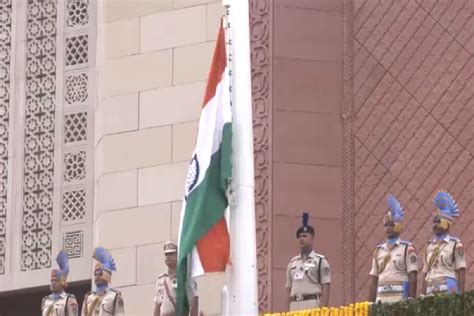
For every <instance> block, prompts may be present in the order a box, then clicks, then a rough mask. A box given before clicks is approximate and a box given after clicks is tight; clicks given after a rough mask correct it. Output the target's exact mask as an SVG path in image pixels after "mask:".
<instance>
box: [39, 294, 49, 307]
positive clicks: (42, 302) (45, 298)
mask: <svg viewBox="0 0 474 316" xmlns="http://www.w3.org/2000/svg"><path fill="white" fill-rule="evenodd" d="M48 298H49V295H46V296H45V297H43V299H42V300H41V308H43V305H44V301H46V300H47V299H48Z"/></svg>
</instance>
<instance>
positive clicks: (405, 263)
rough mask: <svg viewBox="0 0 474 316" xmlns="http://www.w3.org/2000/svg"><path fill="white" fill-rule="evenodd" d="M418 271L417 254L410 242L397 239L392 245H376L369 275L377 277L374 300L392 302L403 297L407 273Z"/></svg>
mask: <svg viewBox="0 0 474 316" xmlns="http://www.w3.org/2000/svg"><path fill="white" fill-rule="evenodd" d="M416 271H418V264H417V256H416V251H415V248H414V247H413V245H412V244H411V243H410V242H407V241H402V240H401V239H398V240H397V241H396V242H395V244H394V245H393V246H391V245H388V243H383V244H381V245H378V246H377V248H376V249H375V251H374V257H373V259H372V269H371V270H370V275H372V276H376V277H378V285H377V298H376V301H381V302H383V303H393V302H398V301H401V300H403V299H404V294H405V295H407V294H408V293H404V287H405V285H404V283H406V282H408V274H409V273H411V272H416Z"/></svg>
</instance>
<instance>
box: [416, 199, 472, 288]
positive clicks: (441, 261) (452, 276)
mask: <svg viewBox="0 0 474 316" xmlns="http://www.w3.org/2000/svg"><path fill="white" fill-rule="evenodd" d="M434 205H435V206H436V208H437V209H438V210H437V212H436V214H435V216H434V218H433V233H434V239H432V240H431V241H429V242H428V244H427V245H426V247H425V253H424V256H423V288H422V292H423V294H437V293H455V292H460V293H464V283H465V278H466V258H465V257H464V248H463V245H462V243H461V240H459V238H456V237H453V236H451V235H450V234H449V232H450V229H451V225H452V224H453V220H454V218H456V217H459V208H458V205H457V204H456V201H455V200H454V198H453V197H452V196H451V194H449V193H448V192H446V191H440V192H438V193H437V194H436V196H435V198H434Z"/></svg>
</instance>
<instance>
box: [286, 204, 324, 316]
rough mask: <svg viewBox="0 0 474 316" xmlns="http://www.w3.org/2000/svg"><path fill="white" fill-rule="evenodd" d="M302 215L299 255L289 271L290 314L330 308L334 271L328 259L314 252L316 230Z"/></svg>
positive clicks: (298, 235) (291, 263)
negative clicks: (298, 311)
mask: <svg viewBox="0 0 474 316" xmlns="http://www.w3.org/2000/svg"><path fill="white" fill-rule="evenodd" d="M308 218H309V215H308V213H303V226H301V227H300V228H298V230H297V231H296V239H297V240H298V245H299V247H300V254H299V255H297V256H296V257H293V258H292V259H291V260H290V263H289V264H288V268H287V270H286V285H285V287H286V288H287V290H288V302H289V310H290V311H296V310H304V309H310V308H317V307H323V306H328V303H329V292H330V283H331V270H330V268H329V262H328V260H327V259H326V257H325V256H323V255H320V254H317V253H316V252H315V251H314V250H313V247H314V228H313V227H311V226H310V225H308Z"/></svg>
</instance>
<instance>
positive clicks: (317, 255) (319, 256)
mask: <svg viewBox="0 0 474 316" xmlns="http://www.w3.org/2000/svg"><path fill="white" fill-rule="evenodd" d="M316 257H318V258H320V259H326V256H323V255H321V254H319V253H316Z"/></svg>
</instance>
